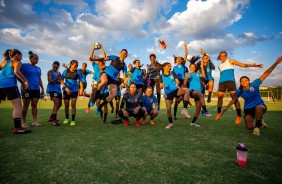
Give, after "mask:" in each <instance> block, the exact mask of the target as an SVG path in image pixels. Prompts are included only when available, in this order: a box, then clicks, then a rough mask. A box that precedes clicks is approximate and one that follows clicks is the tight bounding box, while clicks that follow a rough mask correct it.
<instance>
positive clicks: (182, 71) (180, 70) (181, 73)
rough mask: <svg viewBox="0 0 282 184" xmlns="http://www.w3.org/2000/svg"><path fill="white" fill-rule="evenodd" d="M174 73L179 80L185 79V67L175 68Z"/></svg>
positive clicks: (177, 66) (180, 65) (178, 66)
mask: <svg viewBox="0 0 282 184" xmlns="http://www.w3.org/2000/svg"><path fill="white" fill-rule="evenodd" d="M173 71H174V72H175V74H176V76H177V78H178V79H181V80H184V79H185V67H184V66H183V65H182V64H179V65H176V66H174V67H173Z"/></svg>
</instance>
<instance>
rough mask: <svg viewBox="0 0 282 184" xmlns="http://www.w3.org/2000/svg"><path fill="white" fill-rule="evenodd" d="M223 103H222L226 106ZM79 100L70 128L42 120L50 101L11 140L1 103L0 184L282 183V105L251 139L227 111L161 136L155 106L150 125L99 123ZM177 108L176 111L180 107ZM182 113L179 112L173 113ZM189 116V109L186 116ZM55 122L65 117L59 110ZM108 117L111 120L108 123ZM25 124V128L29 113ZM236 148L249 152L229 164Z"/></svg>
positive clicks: (163, 121)
mask: <svg viewBox="0 0 282 184" xmlns="http://www.w3.org/2000/svg"><path fill="white" fill-rule="evenodd" d="M225 104H226V103H225ZM85 105H86V101H79V102H78V111H77V115H76V122H77V125H76V126H75V127H69V126H68V125H63V126H60V127H54V126H52V125H51V124H50V123H48V122H47V121H46V120H47V118H48V116H49V115H50V113H51V107H52V103H51V102H40V105H39V121H40V123H41V124H42V125H43V126H42V127H37V128H31V129H32V131H33V133H32V134H29V135H19V136H18V135H17V136H14V135H13V132H12V130H13V120H12V109H11V105H10V103H9V102H2V104H1V105H0V122H1V123H0V171H1V172H0V183H281V181H282V176H281V170H282V165H281V163H282V148H281V146H282V131H281V128H282V114H281V113H282V103H281V102H277V103H276V104H267V106H268V112H267V113H266V115H265V117H264V119H265V121H266V122H267V123H268V125H269V128H267V129H263V130H262V134H261V136H255V135H252V134H251V132H250V131H248V130H246V129H245V125H244V123H243V122H242V123H241V124H240V125H238V126H236V125H235V124H234V120H235V112H234V111H233V110H230V112H228V113H226V114H225V116H224V117H222V119H221V120H220V121H215V120H214V117H215V114H216V107H215V104H213V106H208V110H209V111H210V112H211V113H212V114H213V115H214V116H213V117H212V118H204V117H199V118H198V123H199V124H200V125H201V127H200V128H196V127H191V126H190V121H191V120H186V119H184V118H183V117H182V116H181V115H180V110H179V114H178V120H176V121H174V124H175V127H174V128H172V129H170V130H166V129H165V126H166V125H167V118H166V111H165V108H164V107H163V106H162V110H161V112H160V115H159V116H158V117H157V118H156V120H155V125H153V126H152V125H149V124H147V125H141V126H140V127H135V125H134V123H133V122H134V121H133V119H131V122H132V123H131V124H130V126H129V127H123V125H113V124H110V123H107V124H106V125H102V123H101V120H100V118H99V117H98V116H97V115H95V113H94V110H92V111H91V113H90V114H86V113H85V110H84V108H83V107H84V106H85ZM181 106H182V105H180V107H181ZM180 109H181V108H180ZM189 112H190V114H192V112H194V107H191V108H190V110H189ZM58 118H59V119H60V120H61V121H62V120H63V119H64V111H63V108H62V109H61V110H60V111H59V115H58ZM112 119H113V116H112V115H110V116H109V118H108V122H110V121H111V120H112ZM28 122H31V115H30V111H29V113H28ZM239 142H243V143H245V144H246V145H247V146H248V148H249V155H248V166H247V167H246V168H242V167H239V166H237V163H236V149H235V147H236V146H237V144H238V143H239Z"/></svg>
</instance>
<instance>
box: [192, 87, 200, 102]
mask: <svg viewBox="0 0 282 184" xmlns="http://www.w3.org/2000/svg"><path fill="white" fill-rule="evenodd" d="M194 91H195V90H193V89H191V90H190V97H191V98H194V101H198V100H200V98H199V97H198V96H195V95H194Z"/></svg>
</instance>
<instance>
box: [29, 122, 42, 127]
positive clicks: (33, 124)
mask: <svg viewBox="0 0 282 184" xmlns="http://www.w3.org/2000/svg"><path fill="white" fill-rule="evenodd" d="M31 126H33V127H40V126H41V124H40V123H38V122H36V123H32V125H31Z"/></svg>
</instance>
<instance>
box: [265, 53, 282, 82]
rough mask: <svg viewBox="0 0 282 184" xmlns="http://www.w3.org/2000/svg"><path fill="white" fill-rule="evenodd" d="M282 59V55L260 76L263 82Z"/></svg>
mask: <svg viewBox="0 0 282 184" xmlns="http://www.w3.org/2000/svg"><path fill="white" fill-rule="evenodd" d="M281 61H282V56H280V57H278V58H277V60H276V61H275V63H273V64H272V65H271V67H270V68H268V69H267V70H266V71H265V72H264V73H263V74H262V76H261V77H260V80H261V82H262V81H264V79H265V78H266V77H267V76H268V75H269V74H270V73H271V72H272V71H273V70H274V68H275V67H276V66H277V65H278V64H279V63H281Z"/></svg>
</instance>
